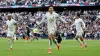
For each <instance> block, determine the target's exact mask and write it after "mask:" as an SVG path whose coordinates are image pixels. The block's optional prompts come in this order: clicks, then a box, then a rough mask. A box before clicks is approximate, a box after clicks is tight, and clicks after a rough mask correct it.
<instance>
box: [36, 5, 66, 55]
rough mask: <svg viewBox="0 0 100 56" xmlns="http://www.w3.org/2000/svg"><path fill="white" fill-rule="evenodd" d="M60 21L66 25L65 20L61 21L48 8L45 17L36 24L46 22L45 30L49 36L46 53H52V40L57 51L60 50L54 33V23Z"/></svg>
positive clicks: (52, 10)
mask: <svg viewBox="0 0 100 56" xmlns="http://www.w3.org/2000/svg"><path fill="white" fill-rule="evenodd" d="M58 19H60V20H61V21H63V22H64V23H67V22H66V21H65V20H63V18H62V17H59V15H58V14H57V13H56V12H54V9H53V7H49V11H48V12H47V13H46V15H45V16H44V17H43V19H42V20H41V21H40V22H37V24H38V25H39V24H41V23H42V22H44V21H45V20H47V29H48V35H49V51H48V53H51V52H52V40H53V42H54V43H55V44H56V45H57V47H58V50H59V49H60V45H59V44H58V43H57V40H56V39H55V35H54V34H55V32H56V30H57V27H56V21H57V20H58Z"/></svg>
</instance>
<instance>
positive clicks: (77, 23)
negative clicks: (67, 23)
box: [72, 13, 87, 49]
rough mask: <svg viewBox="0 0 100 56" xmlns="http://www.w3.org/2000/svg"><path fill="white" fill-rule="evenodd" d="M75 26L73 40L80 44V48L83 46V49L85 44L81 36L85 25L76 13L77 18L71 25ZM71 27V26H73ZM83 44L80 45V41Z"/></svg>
mask: <svg viewBox="0 0 100 56" xmlns="http://www.w3.org/2000/svg"><path fill="white" fill-rule="evenodd" d="M73 25H75V26H76V31H77V33H76V36H75V39H76V40H77V41H78V42H79V43H80V47H82V46H83V45H84V46H85V49H86V48H87V44H86V42H85V40H84V38H83V34H84V30H85V23H84V22H83V20H82V19H81V18H80V14H79V13H77V16H76V18H75V23H74V24H73ZM73 25H72V26H73ZM80 40H81V41H82V43H83V45H82V43H81V41H80Z"/></svg>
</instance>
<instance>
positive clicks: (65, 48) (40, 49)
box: [0, 38, 100, 56]
mask: <svg viewBox="0 0 100 56" xmlns="http://www.w3.org/2000/svg"><path fill="white" fill-rule="evenodd" d="M87 43H88V49H87V50H84V47H83V48H80V47H79V44H78V42H77V41H75V40H64V41H63V42H62V44H61V50H60V51H58V50H57V47H56V45H54V44H53V46H52V47H53V52H52V53H51V54H48V46H49V45H48V40H47V39H46V40H44V39H41V40H39V41H37V40H35V41H33V42H30V41H29V42H27V43H25V41H24V40H21V39H19V40H18V41H16V42H15V43H13V49H14V50H12V51H10V50H9V47H8V42H7V39H5V38H0V56H100V40H88V41H87Z"/></svg>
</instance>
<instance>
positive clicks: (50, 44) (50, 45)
mask: <svg viewBox="0 0 100 56" xmlns="http://www.w3.org/2000/svg"><path fill="white" fill-rule="evenodd" d="M51 48H52V40H51V39H50V40H49V49H51Z"/></svg>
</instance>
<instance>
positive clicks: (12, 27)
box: [5, 14, 18, 50]
mask: <svg viewBox="0 0 100 56" xmlns="http://www.w3.org/2000/svg"><path fill="white" fill-rule="evenodd" d="M5 30H7V38H8V45H9V46H10V50H12V42H13V41H14V34H16V32H17V30H18V25H17V23H16V21H15V20H14V19H12V16H11V14H9V15H8V20H7V21H6V27H5ZM11 40H12V42H11Z"/></svg>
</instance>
